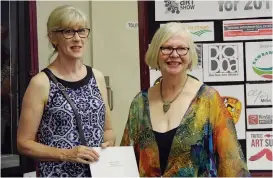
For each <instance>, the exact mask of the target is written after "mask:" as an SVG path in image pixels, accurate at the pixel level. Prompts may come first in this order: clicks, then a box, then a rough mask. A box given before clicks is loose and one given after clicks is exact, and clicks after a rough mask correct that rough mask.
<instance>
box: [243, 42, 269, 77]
mask: <svg viewBox="0 0 273 178" xmlns="http://www.w3.org/2000/svg"><path fill="white" fill-rule="evenodd" d="M245 51H246V80H247V81H263V80H271V81H272V67H273V62H272V53H273V48H272V41H262V42H246V43H245Z"/></svg>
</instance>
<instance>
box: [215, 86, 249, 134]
mask: <svg viewBox="0 0 273 178" xmlns="http://www.w3.org/2000/svg"><path fill="white" fill-rule="evenodd" d="M212 87H213V88H215V89H216V90H217V91H218V92H219V94H220V95H221V97H222V98H223V101H224V104H225V106H226V107H227V109H228V111H229V112H230V114H231V115H232V117H233V120H234V123H235V127H236V131H237V136H238V139H245V138H246V137H245V133H246V129H245V97H244V96H245V95H244V85H225V86H212ZM235 91H236V92H235Z"/></svg>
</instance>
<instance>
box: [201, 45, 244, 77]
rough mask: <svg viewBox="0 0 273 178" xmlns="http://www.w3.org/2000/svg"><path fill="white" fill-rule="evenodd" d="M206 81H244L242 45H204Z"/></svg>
mask: <svg viewBox="0 0 273 178" xmlns="http://www.w3.org/2000/svg"><path fill="white" fill-rule="evenodd" d="M203 59H204V60H203V61H204V62H203V64H204V65H203V66H204V81H205V82H217V81H223V82H226V81H243V80H244V67H243V65H244V60H243V44H242V43H216V44H204V45H203Z"/></svg>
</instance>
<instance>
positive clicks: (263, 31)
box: [223, 19, 272, 41]
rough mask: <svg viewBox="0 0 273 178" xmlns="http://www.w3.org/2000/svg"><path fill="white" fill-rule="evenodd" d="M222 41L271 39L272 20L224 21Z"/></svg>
mask: <svg viewBox="0 0 273 178" xmlns="http://www.w3.org/2000/svg"><path fill="white" fill-rule="evenodd" d="M223 39H224V41H229V40H253V39H272V19H259V20H232V21H224V22H223Z"/></svg>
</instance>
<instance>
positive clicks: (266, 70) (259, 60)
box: [252, 50, 273, 79]
mask: <svg viewBox="0 0 273 178" xmlns="http://www.w3.org/2000/svg"><path fill="white" fill-rule="evenodd" d="M272 52H273V51H272V50H271V51H267V52H263V53H261V54H259V55H257V56H256V57H255V59H254V60H253V62H252V69H253V71H254V72H255V73H256V74H257V75H259V76H261V77H263V78H266V79H272V66H271V67H266V66H264V64H266V63H267V62H268V61H267V60H270V61H271V62H272Z"/></svg>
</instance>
